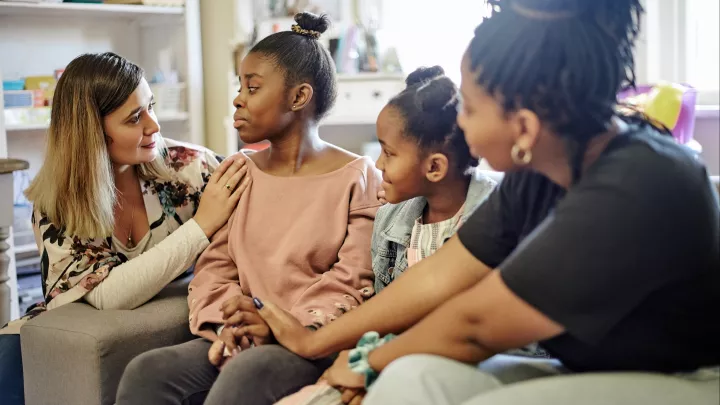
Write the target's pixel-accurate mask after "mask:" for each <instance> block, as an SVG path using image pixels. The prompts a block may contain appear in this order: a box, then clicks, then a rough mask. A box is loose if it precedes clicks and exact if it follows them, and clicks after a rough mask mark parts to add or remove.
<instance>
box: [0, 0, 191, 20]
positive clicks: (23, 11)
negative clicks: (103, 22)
mask: <svg viewBox="0 0 720 405" xmlns="http://www.w3.org/2000/svg"><path fill="white" fill-rule="evenodd" d="M184 14H185V9H184V8H182V7H157V6H141V5H125V4H93V3H21V2H13V1H0V15H13V16H14V15H26V16H28V15H29V16H50V17H69V16H80V17H108V18H130V19H134V18H146V17H157V16H182V15H184Z"/></svg>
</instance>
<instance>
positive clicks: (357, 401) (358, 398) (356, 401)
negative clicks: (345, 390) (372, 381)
mask: <svg viewBox="0 0 720 405" xmlns="http://www.w3.org/2000/svg"><path fill="white" fill-rule="evenodd" d="M364 398H365V394H363V393H362V392H361V393H359V394H357V395H355V398H353V399H352V401H350V404H349V405H361V404H362V400H363V399H364Z"/></svg>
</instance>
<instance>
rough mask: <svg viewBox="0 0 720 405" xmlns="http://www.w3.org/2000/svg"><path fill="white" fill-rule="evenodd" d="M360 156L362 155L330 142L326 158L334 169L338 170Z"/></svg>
mask: <svg viewBox="0 0 720 405" xmlns="http://www.w3.org/2000/svg"><path fill="white" fill-rule="evenodd" d="M359 158H360V155H357V154H355V153H352V152H350V151H347V150H345V149H343V148H340V147H338V146H335V145H333V144H330V143H328V144H327V151H326V156H325V159H324V160H325V161H326V162H327V165H328V166H330V167H331V168H332V169H333V170H337V169H340V168H342V167H344V166H346V165H347V164H349V163H351V162H353V161H355V160H357V159H359Z"/></svg>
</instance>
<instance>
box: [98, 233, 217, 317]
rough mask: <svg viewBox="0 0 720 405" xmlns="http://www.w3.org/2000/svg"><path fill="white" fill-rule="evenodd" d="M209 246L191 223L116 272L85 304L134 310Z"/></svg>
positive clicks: (121, 266) (102, 283) (115, 269)
mask: <svg viewBox="0 0 720 405" xmlns="http://www.w3.org/2000/svg"><path fill="white" fill-rule="evenodd" d="M208 243H209V242H208V240H207V238H206V237H205V234H204V233H203V231H202V229H201V228H200V227H199V226H198V225H197V224H196V223H195V221H192V220H191V221H188V222H187V223H185V224H184V225H182V226H181V227H180V228H178V229H177V230H176V231H175V232H173V233H172V234H170V235H169V236H168V237H167V238H165V239H164V240H163V241H161V242H160V243H158V244H157V245H155V246H154V247H153V248H151V249H150V250H148V251H147V252H145V253H143V254H142V255H140V256H138V257H136V258H134V259H132V260H129V261H128V262H126V263H123V264H121V265H119V266H117V267H115V268H113V269H112V271H110V274H109V275H108V276H107V278H106V279H105V280H103V281H102V282H101V283H100V284H98V285H97V286H96V287H95V288H94V289H92V290H91V291H90V292H88V294H87V295H86V296H85V300H86V301H87V302H88V303H89V304H90V305H92V306H94V307H95V308H97V309H134V308H136V307H138V306H140V305H142V304H144V303H145V302H147V301H148V300H150V299H151V298H152V297H154V296H155V295H156V294H157V293H158V292H160V290H162V289H163V288H164V287H165V286H166V285H168V284H169V283H170V282H171V281H173V280H174V279H175V278H176V277H177V276H179V275H180V274H181V273H182V272H183V271H185V270H186V269H187V268H188V267H190V265H191V264H192V263H193V262H194V261H195V259H197V257H198V255H199V254H200V252H202V250H203V249H205V247H207V245H208Z"/></svg>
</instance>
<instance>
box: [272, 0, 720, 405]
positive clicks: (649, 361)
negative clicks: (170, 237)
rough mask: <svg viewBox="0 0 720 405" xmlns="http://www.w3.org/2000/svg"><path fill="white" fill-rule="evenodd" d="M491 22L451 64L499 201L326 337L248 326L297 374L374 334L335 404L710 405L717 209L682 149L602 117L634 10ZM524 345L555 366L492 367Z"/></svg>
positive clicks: (342, 359) (341, 368)
mask: <svg viewBox="0 0 720 405" xmlns="http://www.w3.org/2000/svg"><path fill="white" fill-rule="evenodd" d="M491 5H492V6H493V7H494V13H493V15H492V16H491V17H490V18H488V19H487V20H486V21H484V22H483V23H482V25H480V26H479V27H478V28H477V30H476V33H475V37H474V38H473V40H472V41H471V43H470V45H469V47H468V49H467V51H466V52H465V55H464V56H463V62H462V85H461V92H462V96H463V106H462V110H461V112H460V114H459V117H458V122H459V124H460V126H461V128H462V129H463V130H464V131H465V138H466V140H467V142H468V144H469V146H470V150H471V151H472V153H473V154H474V155H475V156H483V157H485V158H486V159H487V160H488V161H489V163H490V164H491V165H492V166H493V167H494V168H495V169H497V170H501V171H506V172H507V174H506V176H505V178H504V180H503V182H502V183H501V184H500V186H499V187H498V188H497V189H496V190H495V191H494V192H493V194H492V195H491V196H490V197H489V198H488V200H487V201H486V202H485V203H484V204H483V205H481V206H480V207H479V208H478V210H477V211H476V212H475V213H474V214H473V216H472V217H471V218H469V219H468V221H467V222H466V223H465V224H464V225H463V227H462V228H460V230H459V231H458V233H457V235H456V237H453V238H452V239H450V240H449V241H448V242H446V243H445V244H444V245H443V247H442V248H440V249H439V250H438V251H437V252H436V253H435V254H433V255H432V256H430V257H428V258H427V259H425V260H423V261H421V262H420V263H418V264H417V265H415V266H413V267H412V268H410V269H408V270H407V271H406V272H405V274H404V275H403V276H402V277H400V278H399V279H398V280H396V281H394V282H393V283H392V284H390V285H389V286H388V287H387V288H385V289H384V290H383V291H382V292H380V293H379V294H378V295H377V296H376V297H374V298H373V299H371V300H369V301H368V302H367V303H366V304H363V305H362V306H361V307H359V308H358V309H357V310H355V311H352V312H351V313H349V314H347V315H345V316H343V317H342V318H340V319H338V320H337V321H335V322H333V323H332V324H329V325H327V326H325V327H323V328H321V329H319V330H318V331H316V332H313V333H311V332H309V331H305V330H303V329H302V328H301V327H299V325H298V324H297V322H295V321H294V320H293V319H292V318H290V317H288V316H287V315H286V314H285V313H284V312H283V311H281V310H280V309H279V308H278V307H277V306H276V305H273V304H272V303H270V302H265V303H264V304H265V305H264V307H263V309H262V310H260V311H259V313H260V314H261V316H263V318H264V319H265V320H266V321H267V323H268V325H269V326H270V328H271V329H272V330H273V333H274V336H275V338H276V339H277V340H278V342H280V343H282V344H283V345H285V346H286V347H288V348H289V349H290V350H293V351H295V352H296V353H299V354H301V355H303V356H306V357H309V358H317V357H320V356H324V355H327V354H329V353H332V352H334V351H338V350H342V349H348V348H350V347H353V346H354V345H355V343H356V342H357V339H358V338H360V337H361V336H363V334H365V333H366V332H368V331H374V333H371V334H366V335H365V336H364V337H363V339H361V344H360V345H359V346H361V347H359V348H357V349H355V350H352V351H350V352H349V353H347V352H344V353H343V354H341V355H340V356H339V358H338V360H337V361H336V362H335V364H334V365H333V366H332V367H331V368H330V369H329V370H328V371H327V372H326V373H325V375H324V378H325V379H326V380H327V381H328V382H329V383H330V385H333V386H338V387H343V388H344V390H345V393H344V395H345V398H344V399H345V400H346V401H349V402H350V403H353V401H354V403H358V402H359V399H358V398H360V397H361V396H362V395H363V394H362V393H363V392H364V390H365V389H367V387H368V386H370V384H373V385H372V386H371V387H370V389H369V391H368V393H367V396H366V397H365V399H364V403H365V404H394V405H398V404H410V403H412V404H425V403H427V404H473V405H476V404H486V403H491V404H519V403H542V404H546V403H547V404H550V403H551V404H554V405H557V404H582V403H589V402H591V403H609V404H631V403H632V404H636V403H653V404H671V403H672V404H676V403H680V401H683V402H686V403H693V404H700V403H702V404H710V403H718V392H720V391H719V390H718V384H719V383H720V378H719V377H718V368H717V366H718V365H720V346H718V344H717V337H718V336H719V335H720V324H718V322H717V321H713V320H712V319H714V315H713V312H716V311H717V308H720V236H719V231H720V230H719V229H718V228H719V227H718V220H719V219H720V215H719V214H718V211H719V209H718V205H719V204H718V197H717V194H716V192H715V191H714V190H713V188H712V186H711V184H710V181H709V179H708V176H707V173H706V170H705V168H704V167H703V166H702V164H701V163H699V162H698V161H697V160H695V159H694V158H693V156H692V155H691V154H690V153H688V152H687V151H685V150H684V149H683V147H682V146H679V145H676V144H674V143H673V141H672V139H671V138H670V137H667V136H664V134H663V133H661V131H658V130H656V129H655V128H654V127H653V126H651V125H649V124H648V123H647V122H646V121H645V120H643V119H642V118H628V117H620V116H618V115H617V114H616V113H615V107H616V93H617V92H618V91H619V90H621V89H622V88H623V87H625V86H633V85H634V74H633V57H632V46H633V42H634V40H635V39H636V37H637V34H638V21H639V17H640V15H641V13H642V7H641V6H640V4H639V1H637V0H596V1H586V0H522V1H521V0H514V1H502V2H492V4H491ZM438 268H441V269H442V270H443V271H436V270H437V269H438ZM260 298H261V297H260ZM392 333H402V334H401V335H399V336H398V337H396V338H395V339H391V337H392V335H389V334H392ZM381 336H382V338H380V337H381ZM534 341H539V342H540V346H541V347H543V348H544V349H546V350H547V351H548V352H550V353H551V354H552V355H554V356H555V357H556V358H557V362H555V361H550V360H537V359H522V358H517V357H516V358H509V357H506V356H502V355H496V353H501V352H504V351H506V350H508V349H512V348H519V347H522V346H524V345H527V344H528V343H530V342H534ZM491 357H492V358H491ZM488 359H489V360H488ZM476 364H479V366H477V367H476V366H475V365H476ZM580 373H583V374H580ZM378 374H379V379H377V378H378ZM533 378H535V380H534V381H530V382H528V381H526V380H529V379H533ZM356 393H361V394H360V396H356V397H355V398H353V396H354V395H355V394H356Z"/></svg>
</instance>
